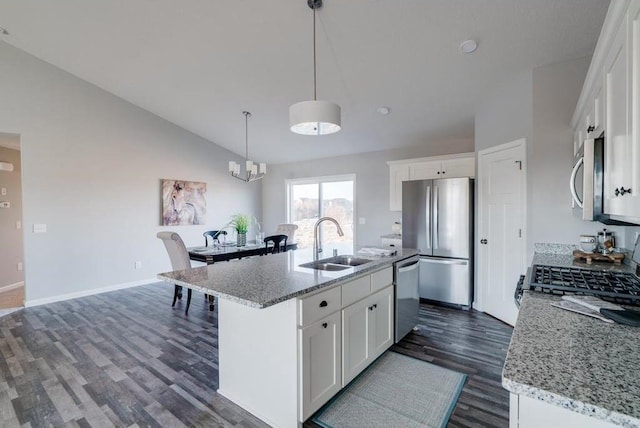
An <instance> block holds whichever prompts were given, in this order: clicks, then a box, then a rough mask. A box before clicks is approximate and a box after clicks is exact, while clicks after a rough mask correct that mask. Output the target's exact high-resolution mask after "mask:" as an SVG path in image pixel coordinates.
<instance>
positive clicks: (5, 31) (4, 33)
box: [0, 27, 9, 36]
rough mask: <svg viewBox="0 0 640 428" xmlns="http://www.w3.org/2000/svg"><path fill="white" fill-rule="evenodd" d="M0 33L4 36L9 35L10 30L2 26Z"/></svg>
mask: <svg viewBox="0 0 640 428" xmlns="http://www.w3.org/2000/svg"><path fill="white" fill-rule="evenodd" d="M0 34H2V35H3V36H8V35H9V32H8V31H7V30H5V29H4V28H2V27H0Z"/></svg>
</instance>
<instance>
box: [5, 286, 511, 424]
mask: <svg viewBox="0 0 640 428" xmlns="http://www.w3.org/2000/svg"><path fill="white" fill-rule="evenodd" d="M172 297H173V286H172V285H169V284H164V283H159V284H152V285H148V286H141V287H136V288H131V289H127V290H120V291H115V292H111V293H105V294H100V295H96V296H90V297H84V298H81V299H75V300H70V301H66V302H59V303H53V304H49V305H45V306H39V307H34V308H26V309H23V310H21V311H19V312H15V313H12V314H10V315H6V316H4V317H2V318H0V426H2V427H33V428H35V427H44V426H55V427H58V426H65V427H66V426H68V427H103V426H104V427H106V426H118V427H138V426H139V427H142V426H151V427H182V426H191V427H200V426H202V427H205V426H206V427H211V426H214V427H232V426H238V427H247V428H251V427H264V426H266V425H265V424H264V423H262V422H261V421H260V420H258V419H257V418H255V417H254V416H252V415H251V414H249V413H248V412H246V411H244V410H243V409H241V408H239V407H238V406H236V405H235V404H233V403H231V402H229V401H228V400H226V399H224V398H223V397H220V396H218V395H217V394H216V389H217V386H218V371H217V370H218V366H217V362H218V350H217V334H218V332H217V325H218V322H217V310H216V311H214V312H209V310H208V308H209V307H208V303H207V302H206V301H205V299H204V297H203V295H202V294H200V293H194V296H193V300H192V302H191V307H190V309H189V315H188V316H185V315H184V304H185V303H186V302H184V301H183V302H181V303H177V304H176V307H175V308H173V309H172V308H171V300H172ZM510 334H511V328H510V327H508V326H506V325H504V324H502V323H500V322H499V321H496V320H494V319H492V318H490V317H488V316H486V315H484V314H481V313H478V312H476V311H469V312H466V311H459V310H455V309H447V308H440V307H435V306H431V305H422V309H421V325H420V331H419V332H417V333H411V334H410V335H409V336H408V337H407V338H406V339H404V340H403V341H402V342H401V343H399V344H398V345H395V346H394V349H395V350H397V351H399V352H402V353H405V354H408V355H413V356H416V357H418V358H421V359H424V360H427V361H432V362H433V363H435V364H438V365H441V366H443V367H449V368H452V369H454V370H458V371H461V372H464V373H467V374H468V375H469V379H468V381H467V384H466V385H465V387H464V389H463V392H462V395H461V398H460V400H459V402H458V405H457V407H456V409H455V411H454V413H453V415H452V417H451V420H450V424H449V426H452V427H459V426H483V427H487V426H507V417H508V394H507V393H506V391H504V390H502V388H501V387H500V373H501V369H502V362H503V360H504V357H505V354H506V348H507V346H508V342H509V337H510ZM305 425H306V426H313V424H310V423H306V424H305Z"/></svg>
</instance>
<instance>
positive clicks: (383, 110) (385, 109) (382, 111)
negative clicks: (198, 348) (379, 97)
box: [376, 106, 391, 116]
mask: <svg viewBox="0 0 640 428" xmlns="http://www.w3.org/2000/svg"><path fill="white" fill-rule="evenodd" d="M376 111H377V112H378V113H379V114H381V115H382V116H386V115H388V114H389V113H391V109H390V108H389V107H385V106H381V107H378V108H377V109H376Z"/></svg>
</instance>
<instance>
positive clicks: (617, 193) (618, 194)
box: [613, 187, 620, 196]
mask: <svg viewBox="0 0 640 428" xmlns="http://www.w3.org/2000/svg"><path fill="white" fill-rule="evenodd" d="M613 193H614V194H615V195H616V196H620V189H618V188H617V187H616V190H615V191H614V192H613Z"/></svg>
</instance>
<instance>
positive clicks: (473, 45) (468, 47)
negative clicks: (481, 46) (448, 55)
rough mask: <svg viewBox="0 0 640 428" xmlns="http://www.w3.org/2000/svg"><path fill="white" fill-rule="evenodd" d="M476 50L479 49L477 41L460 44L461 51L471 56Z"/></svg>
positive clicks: (470, 40)
mask: <svg viewBox="0 0 640 428" xmlns="http://www.w3.org/2000/svg"><path fill="white" fill-rule="evenodd" d="M476 49H478V43H477V42H476V41H475V40H472V39H469V40H465V41H464V42H462V43H460V50H461V51H462V52H463V53H466V54H470V53H472V52H475V51H476Z"/></svg>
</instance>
